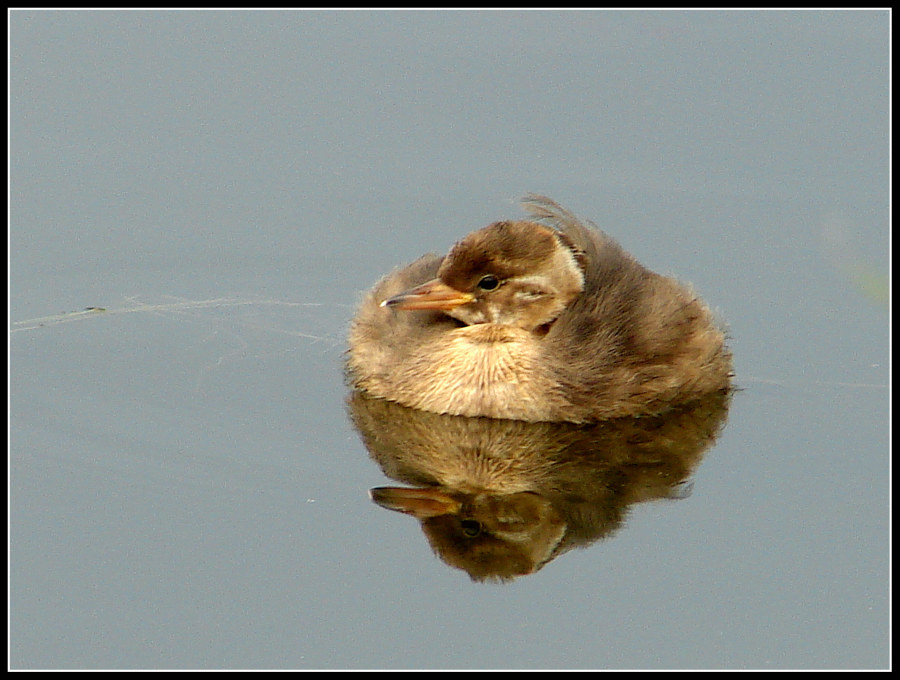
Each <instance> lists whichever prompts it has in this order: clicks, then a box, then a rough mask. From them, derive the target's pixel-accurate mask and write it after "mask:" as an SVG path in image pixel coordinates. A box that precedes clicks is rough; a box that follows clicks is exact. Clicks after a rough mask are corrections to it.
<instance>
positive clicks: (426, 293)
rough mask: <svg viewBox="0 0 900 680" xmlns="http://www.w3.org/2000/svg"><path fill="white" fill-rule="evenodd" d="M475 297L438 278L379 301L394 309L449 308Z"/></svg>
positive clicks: (470, 300) (463, 303)
mask: <svg viewBox="0 0 900 680" xmlns="http://www.w3.org/2000/svg"><path fill="white" fill-rule="evenodd" d="M474 299H475V296H474V295H472V294H471V293H463V292H461V291H458V290H456V289H455V288H451V287H450V286H448V285H447V284H446V283H444V282H443V281H441V280H440V279H432V280H431V281H427V282H426V283H423V284H422V285H421V286H416V287H415V288H412V289H410V290H407V291H405V292H403V293H400V294H399V295H395V296H394V297H389V298H388V299H387V300H385V301H384V302H382V303H381V306H382V307H393V308H394V309H439V310H444V311H446V310H449V309H453V308H455V307H459V306H460V305H465V304H467V303H469V302H472V300H474Z"/></svg>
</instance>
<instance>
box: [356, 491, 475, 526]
mask: <svg viewBox="0 0 900 680" xmlns="http://www.w3.org/2000/svg"><path fill="white" fill-rule="evenodd" d="M369 496H371V497H372V500H373V501H375V502H376V503H377V504H378V505H380V506H381V507H382V508H387V509H388V510H396V511H397V512H403V513H405V514H407V515H412V516H413V517H416V518H418V519H426V518H428V517H437V516H438V515H453V514H456V513H457V512H459V509H460V508H461V507H462V504H461V503H460V502H459V501H457V500H455V499H453V498H451V497H450V496H449V495H448V494H446V493H444V492H443V491H440V490H438V489H435V488H424V489H407V488H402V487H399V486H379V487H376V488H374V489H370V490H369Z"/></svg>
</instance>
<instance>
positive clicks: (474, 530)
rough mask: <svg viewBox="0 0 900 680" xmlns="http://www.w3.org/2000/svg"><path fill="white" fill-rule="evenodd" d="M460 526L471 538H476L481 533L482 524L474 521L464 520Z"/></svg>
mask: <svg viewBox="0 0 900 680" xmlns="http://www.w3.org/2000/svg"><path fill="white" fill-rule="evenodd" d="M459 525H460V526H461V527H462V530H463V534H465V535H466V536H468V537H469V538H475V537H476V536H477V535H478V534H480V533H481V522H478V521H476V520H474V519H464V520H463V521H461V522H460V523H459Z"/></svg>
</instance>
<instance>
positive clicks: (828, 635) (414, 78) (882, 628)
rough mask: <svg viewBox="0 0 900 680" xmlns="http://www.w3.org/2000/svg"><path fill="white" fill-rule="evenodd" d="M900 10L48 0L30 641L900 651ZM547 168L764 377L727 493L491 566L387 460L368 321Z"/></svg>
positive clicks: (18, 602) (14, 272)
mask: <svg viewBox="0 0 900 680" xmlns="http://www.w3.org/2000/svg"><path fill="white" fill-rule="evenodd" d="M888 18H889V15H888V14H887V13H885V12H827V13H826V12H778V13H775V12H638V13H631V12H587V13H584V12H560V13H554V12H500V13H497V12H479V13H472V12H455V13H432V12H417V13H407V12H339V13H329V12H324V13H317V12H240V13H237V12H127V13H126V12H24V11H23V12H14V13H13V14H12V18H11V24H10V27H11V59H12V63H11V88H12V90H11V94H12V98H11V115H12V122H11V197H12V201H11V210H10V214H11V230H10V246H11V249H10V252H11V255H10V265H11V277H10V283H11V285H10V290H11V292H10V303H11V312H10V317H11V329H12V334H11V336H10V357H11V376H10V392H11V415H10V424H11V462H10V471H11V482H10V493H11V503H10V550H11V578H10V595H11V607H10V641H11V653H10V664H11V666H12V667H13V668H111V669H122V668H298V669H307V668H326V669H332V668H333V669H341V668H397V669H402V668H461V669H465V668H488V669H493V668H885V667H887V666H888V664H889V657H888V649H889V647H888V631H889V628H888V538H889V533H888V530H889V529H888V494H889V483H888V479H889V426H888V423H889V395H890V391H889V364H888V360H889V353H888V346H889V344H888V333H889V332H888V329H889V312H888V304H887V290H888V273H887V272H888V260H887V253H888V239H889V236H888V234H889V230H888V174H887V168H888V155H887V154H888V137H887V134H888V127H887V121H888V75H887V68H888V67H887V64H888V61H887V54H888V51H887V50H888ZM527 191H536V192H540V193H545V194H548V195H550V196H552V197H554V198H556V199H557V200H559V201H560V202H562V203H563V204H565V205H566V206H568V207H570V208H571V209H572V210H574V211H575V212H577V213H578V214H580V215H582V216H584V217H585V218H588V219H591V220H593V221H595V222H597V223H598V224H599V225H600V226H601V227H602V228H604V229H605V230H607V231H608V232H609V233H610V234H612V235H613V236H615V237H616V238H617V239H618V240H619V241H620V242H621V243H622V244H623V245H624V246H625V247H626V249H628V250H629V251H631V252H632V253H633V254H635V255H636V256H637V257H638V258H639V259H640V260H641V261H642V262H644V263H645V264H646V265H648V266H650V267H652V268H654V269H656V270H658V271H661V272H663V273H667V274H675V275H677V276H679V277H681V278H683V279H684V280H687V281H690V282H692V283H693V285H694V286H695V287H696V289H697V290H698V291H699V292H700V293H701V294H702V295H703V296H704V298H705V299H706V300H707V301H708V302H709V303H710V304H711V305H712V306H713V307H714V308H715V309H716V310H717V311H718V313H719V314H720V315H721V317H722V318H723V320H725V321H727V323H728V326H729V332H730V335H731V337H732V341H731V345H732V348H733V351H734V355H735V364H736V372H737V381H738V383H739V385H740V386H741V387H742V388H743V389H742V391H740V392H738V393H737V394H736V395H735V396H734V399H733V401H732V404H731V408H730V413H729V416H728V422H727V424H726V426H725V429H724V431H723V432H722V433H721V435H720V436H719V438H718V440H717V441H716V443H715V445H714V446H713V447H712V448H710V449H709V450H707V451H706V452H705V454H704V455H703V460H702V462H701V463H699V465H697V466H696V467H695V469H694V468H693V467H692V469H693V473H692V474H691V475H690V479H691V480H692V483H693V487H692V489H688V491H689V493H683V494H677V493H676V494H673V496H674V497H670V498H662V499H659V498H657V499H655V500H651V501H648V502H644V503H638V504H634V505H630V506H628V507H627V508H625V509H624V510H623V512H622V516H621V518H620V520H621V521H618V522H616V523H615V524H614V526H612V527H611V529H610V530H609V531H607V532H603V534H602V536H600V537H599V540H596V541H593V542H589V545H586V546H584V547H573V549H572V550H569V551H567V552H565V553H564V554H561V555H560V556H558V557H557V558H556V559H553V560H551V561H550V562H549V563H547V564H546V566H544V568H543V569H541V570H540V571H538V572H537V573H536V574H533V575H530V576H524V577H522V578H518V579H514V580H512V581H511V582H507V583H502V584H497V583H476V582H473V581H472V580H471V579H470V578H469V577H468V576H467V575H466V574H465V573H464V572H462V571H460V570H458V569H454V568H451V567H449V566H447V564H445V562H444V561H441V560H440V559H439V558H438V557H436V556H435V554H434V553H433V552H432V550H431V548H430V547H429V543H428V541H427V540H426V538H425V536H424V535H423V533H422V531H421V529H420V527H419V523H418V522H417V521H416V520H415V519H414V518H412V517H408V516H404V515H402V514H398V513H395V512H389V511H388V510H385V509H383V508H381V507H379V506H377V505H376V504H374V503H373V502H372V501H371V500H370V499H369V497H368V489H369V488H371V487H378V486H391V485H399V483H398V482H396V481H395V480H391V479H390V478H389V477H387V476H386V475H385V474H384V473H383V472H382V469H381V467H380V466H379V465H378V463H376V461H375V460H373V459H372V458H370V455H369V453H368V452H367V451H366V449H365V447H364V446H363V443H362V441H361V439H360V436H359V435H358V434H357V432H356V431H355V430H354V429H353V427H352V425H351V422H350V418H349V415H348V413H347V406H346V404H345V398H346V393H345V389H344V386H343V383H342V376H341V361H342V353H343V351H344V336H345V332H346V326H347V323H348V320H349V318H350V316H351V315H352V312H353V307H354V305H355V304H356V301H357V300H358V298H359V296H360V294H361V292H362V291H363V290H365V289H366V288H367V287H368V286H370V285H371V284H372V283H374V281H375V280H376V279H377V278H378V277H380V276H381V275H382V274H383V273H385V272H386V271H388V270H389V269H390V268H391V267H393V266H395V265H397V264H400V263H403V262H407V261H410V260H412V259H414V258H415V257H417V256H418V255H420V254H422V253H423V252H426V251H438V252H440V251H444V250H446V248H448V247H449V246H450V245H451V244H452V243H453V242H454V241H455V240H456V239H457V238H459V237H460V236H462V235H463V234H465V233H467V232H468V231H471V230H473V229H475V228H478V227H481V226H484V225H486V224H487V223H489V222H491V221H493V220H496V219H501V218H507V217H512V218H515V217H519V216H521V215H522V213H521V211H520V209H519V208H518V206H517V205H516V201H517V199H518V197H519V196H521V195H522V194H524V193H525V192H527ZM88 307H97V308H103V310H105V311H100V310H98V309H95V310H89V311H85V309H86V308H88ZM73 312H77V314H72V313H73ZM682 496H683V497H682Z"/></svg>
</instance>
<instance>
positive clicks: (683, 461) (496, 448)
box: [348, 391, 730, 581]
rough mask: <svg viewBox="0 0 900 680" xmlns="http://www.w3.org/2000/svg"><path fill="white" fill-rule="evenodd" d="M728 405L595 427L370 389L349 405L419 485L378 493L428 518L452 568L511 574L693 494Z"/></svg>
mask: <svg viewBox="0 0 900 680" xmlns="http://www.w3.org/2000/svg"><path fill="white" fill-rule="evenodd" d="M729 400H730V394H729V393H727V392H716V393H713V394H710V395H708V396H707V397H705V398H703V399H700V400H696V401H694V402H692V403H690V404H687V405H683V406H681V407H677V408H673V409H671V410H670V411H668V412H667V413H665V414H663V415H659V416H646V417H642V418H618V419H615V420H610V421H607V422H603V423H595V424H590V425H577V424H573V423H526V422H523V421H516V420H502V419H493V418H469V417H462V416H446V415H440V414H436V413H429V412H427V411H422V410H418V409H411V408H407V407H404V406H401V405H399V404H395V403H392V402H389V401H386V400H384V399H378V398H372V397H369V396H367V395H365V394H364V393H362V392H359V391H356V392H353V393H352V394H351V395H350V398H349V402H348V403H349V407H350V414H351V417H352V420H353V423H354V425H355V426H356V428H357V430H358V431H359V432H360V434H361V436H362V439H363V442H364V443H365V445H366V448H367V449H368V450H369V453H370V454H371V456H372V458H373V459H374V460H375V461H376V462H377V463H378V464H379V465H380V466H381V468H382V470H383V471H384V473H385V474H386V475H387V476H388V477H390V478H391V479H394V480H396V481H398V482H402V483H405V484H409V485H411V488H410V487H406V488H404V487H379V488H375V489H372V490H371V492H370V493H371V496H372V500H373V501H375V503H377V504H378V505H380V506H381V507H383V508H387V509H390V510H395V511H398V512H402V513H405V514H408V515H412V516H413V517H415V518H416V519H418V520H419V522H420V524H421V527H422V531H423V532H424V533H425V536H426V537H427V539H428V542H429V543H430V545H431V548H432V549H433V550H434V552H435V553H436V554H437V555H438V556H439V557H440V558H441V559H442V560H443V561H444V562H446V563H447V564H449V565H451V566H453V567H457V568H459V569H462V570H464V571H466V572H468V574H469V575H470V576H471V577H472V579H473V580H476V581H484V580H500V581H503V580H509V579H512V578H515V577H518V576H522V575H525V574H531V573H534V572H536V571H538V570H539V569H540V568H541V567H543V566H544V565H545V564H547V563H548V562H550V561H551V560H553V559H555V558H557V557H559V556H560V555H562V554H563V553H565V552H567V551H568V550H571V549H572V548H576V547H582V546H586V545H589V544H590V543H593V542H595V541H597V540H600V539H603V538H606V537H609V536H610V535H612V534H613V533H614V532H615V531H616V529H617V528H618V527H619V526H620V525H621V524H622V522H623V520H624V519H625V516H626V514H627V511H628V507H629V506H630V505H632V504H634V503H640V502H643V501H651V500H656V499H665V498H680V497H683V496H684V495H685V493H686V489H687V488H689V479H690V476H691V474H692V472H693V471H694V469H695V468H696V466H697V465H698V463H699V462H700V460H701V458H702V456H703V453H704V452H705V451H706V450H707V448H709V447H710V446H711V445H712V444H713V442H714V441H715V439H716V436H717V434H718V433H719V431H720V429H721V427H722V425H723V423H724V421H725V417H726V414H727V411H728V404H729Z"/></svg>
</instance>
